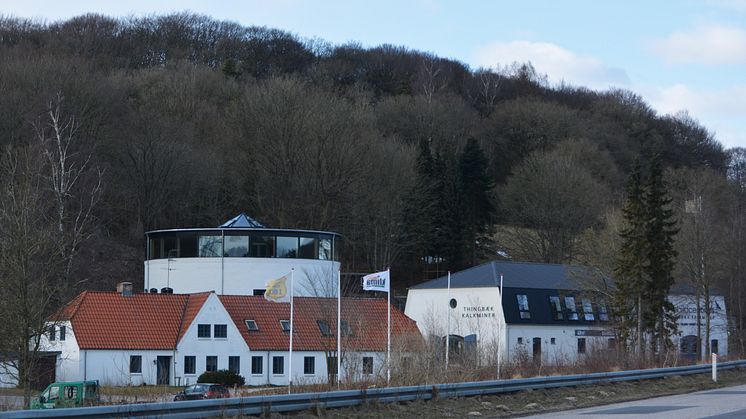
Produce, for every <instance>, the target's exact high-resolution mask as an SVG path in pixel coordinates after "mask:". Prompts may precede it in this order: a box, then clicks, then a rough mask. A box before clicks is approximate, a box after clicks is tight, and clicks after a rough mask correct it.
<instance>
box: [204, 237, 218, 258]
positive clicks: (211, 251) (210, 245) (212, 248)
mask: <svg viewBox="0 0 746 419" xmlns="http://www.w3.org/2000/svg"><path fill="white" fill-rule="evenodd" d="M222 251H223V240H222V238H221V237H220V236H200V237H199V257H201V258H216V257H220V254H221V253H222Z"/></svg>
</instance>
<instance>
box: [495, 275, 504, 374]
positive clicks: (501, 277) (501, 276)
mask: <svg viewBox="0 0 746 419" xmlns="http://www.w3.org/2000/svg"><path fill="white" fill-rule="evenodd" d="M500 313H501V314H502V316H503V320H504V319H505V312H504V311H503V274H502V273H500ZM501 326H502V325H501ZM497 333H498V336H499V338H498V339H497V379H498V380H499V379H500V352H502V351H501V350H500V343H501V341H502V338H503V337H502V336H501V335H502V327H500V328H499V329H498V331H497Z"/></svg>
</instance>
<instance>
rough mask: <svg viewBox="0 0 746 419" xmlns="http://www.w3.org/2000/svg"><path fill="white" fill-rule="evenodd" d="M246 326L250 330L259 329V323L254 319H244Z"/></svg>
mask: <svg viewBox="0 0 746 419" xmlns="http://www.w3.org/2000/svg"><path fill="white" fill-rule="evenodd" d="M246 328H247V329H249V330H250V331H252V332H255V331H257V330H259V325H258V324H256V321H255V320H246Z"/></svg>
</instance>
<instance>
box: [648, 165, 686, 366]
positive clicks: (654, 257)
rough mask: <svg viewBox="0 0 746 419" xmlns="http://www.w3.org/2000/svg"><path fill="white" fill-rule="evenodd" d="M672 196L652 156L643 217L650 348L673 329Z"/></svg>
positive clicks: (659, 345)
mask: <svg viewBox="0 0 746 419" xmlns="http://www.w3.org/2000/svg"><path fill="white" fill-rule="evenodd" d="M671 201H672V200H671V198H670V197H669V196H668V194H667V191H666V186H665V184H664V181H663V169H662V167H661V161H660V158H659V157H657V156H656V157H653V159H652V161H651V164H650V176H649V178H648V181H647V185H646V188H645V208H646V211H647V220H646V241H647V244H648V246H647V252H646V259H647V264H646V273H647V275H648V277H649V281H648V282H647V285H648V290H647V294H648V299H649V302H648V304H649V310H648V312H647V316H646V319H645V320H646V322H647V323H648V328H649V329H650V330H652V331H653V332H654V337H655V339H654V340H653V342H651V343H653V344H654V345H656V346H655V347H653V351H654V352H655V351H656V350H662V349H663V347H664V345H666V344H668V343H670V339H669V338H670V336H671V334H673V333H674V332H675V330H671V329H670V327H671V326H670V324H671V323H670V322H669V321H668V320H667V318H668V317H670V315H671V313H672V312H673V310H674V307H673V305H672V304H671V302H670V301H668V299H667V298H666V297H667V296H668V293H669V291H670V289H671V286H672V285H673V283H674V278H673V270H674V267H675V266H676V256H677V252H676V250H675V249H674V237H675V236H676V233H678V229H677V228H676V221H675V220H674V216H673V210H672V209H671Z"/></svg>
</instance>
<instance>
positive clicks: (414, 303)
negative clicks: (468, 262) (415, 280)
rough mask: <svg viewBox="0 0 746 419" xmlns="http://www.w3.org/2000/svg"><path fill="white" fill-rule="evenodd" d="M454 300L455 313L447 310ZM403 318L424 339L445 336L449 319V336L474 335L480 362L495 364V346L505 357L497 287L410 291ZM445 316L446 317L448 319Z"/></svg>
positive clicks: (453, 310)
mask: <svg viewBox="0 0 746 419" xmlns="http://www.w3.org/2000/svg"><path fill="white" fill-rule="evenodd" d="M450 299H455V300H456V303H457V306H456V308H455V309H451V308H449V304H448V303H449V301H450ZM404 314H406V315H407V316H409V317H410V318H411V319H413V320H414V321H416V322H417V327H418V328H419V329H420V332H421V333H422V335H423V336H425V337H427V336H439V337H442V336H445V335H446V333H447V332H446V330H447V329H448V327H449V326H448V323H449V321H448V319H449V317H450V333H449V334H451V335H459V336H463V337H465V336H468V335H471V334H476V335H477V348H479V350H480V351H482V352H483V355H482V356H481V357H480V359H483V360H484V361H485V362H494V360H495V357H494V355H493V354H494V353H495V352H496V345H498V346H499V347H500V348H501V349H500V350H501V351H502V354H503V355H504V354H505V349H506V348H505V318H504V316H503V312H502V307H501V306H500V291H499V289H498V287H484V288H451V291H450V297H449V293H448V290H446V289H417V288H415V289H410V290H409V293H408V295H407V306H406V308H405V310H404ZM447 316H448V317H447Z"/></svg>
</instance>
